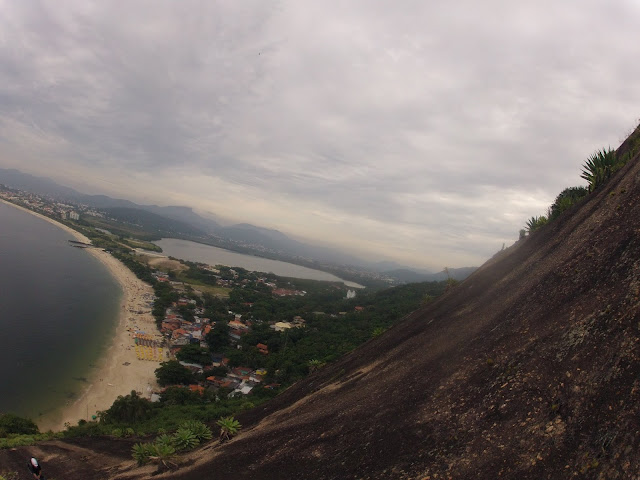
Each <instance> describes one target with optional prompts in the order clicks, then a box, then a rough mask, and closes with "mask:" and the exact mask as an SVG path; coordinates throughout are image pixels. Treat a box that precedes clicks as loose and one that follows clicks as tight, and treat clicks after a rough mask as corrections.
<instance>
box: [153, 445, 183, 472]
mask: <svg viewBox="0 0 640 480" xmlns="http://www.w3.org/2000/svg"><path fill="white" fill-rule="evenodd" d="M175 457H176V449H175V448H173V447H172V446H171V445H165V444H158V443H156V444H153V445H151V448H150V455H149V460H151V461H152V462H153V463H157V464H160V465H163V466H164V467H166V468H171V467H177V466H178V465H177V464H176V463H175V462H174V460H175Z"/></svg>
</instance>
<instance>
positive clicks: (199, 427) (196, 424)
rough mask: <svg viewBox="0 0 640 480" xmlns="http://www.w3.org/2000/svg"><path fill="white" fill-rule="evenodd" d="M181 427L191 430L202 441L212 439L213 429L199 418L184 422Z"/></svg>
mask: <svg viewBox="0 0 640 480" xmlns="http://www.w3.org/2000/svg"><path fill="white" fill-rule="evenodd" d="M180 428H185V429H187V430H191V432H192V433H193V434H194V435H195V436H196V438H197V439H198V442H200V443H202V442H203V441H205V440H211V437H212V435H211V429H210V428H209V427H207V426H206V425H205V424H204V423H202V422H200V421H198V420H189V421H188V422H184V423H183V424H182V425H181V426H180Z"/></svg>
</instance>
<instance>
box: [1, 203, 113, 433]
mask: <svg viewBox="0 0 640 480" xmlns="http://www.w3.org/2000/svg"><path fill="white" fill-rule="evenodd" d="M72 239H73V237H72V236H71V235H70V234H69V233H67V232H65V231H64V230H62V229H60V228H58V227H56V226H55V225H52V224H51V223H49V222H46V221H45V220H42V219H39V218H37V217H35V216H33V215H31V214H29V213H27V212H23V211H20V210H18V209H16V208H14V207H12V206H9V205H6V204H4V203H0V332H1V334H0V342H1V347H0V412H11V413H16V414H18V415H21V416H27V417H30V418H32V419H33V420H34V421H36V422H38V421H39V420H41V419H42V418H43V417H44V416H46V415H48V414H51V413H53V412H54V411H56V410H57V409H59V408H61V407H63V406H64V405H65V404H67V403H69V402H73V400H74V399H76V398H77V397H78V396H79V395H80V394H81V393H82V390H83V389H85V388H86V387H87V386H88V383H87V379H88V378H89V377H90V375H91V373H92V370H93V369H94V368H95V367H96V364H97V362H98V361H99V359H100V357H101V355H102V354H103V353H104V352H105V350H106V348H107V347H108V343H109V341H110V340H111V338H112V336H113V334H114V332H115V327H116V325H117V318H118V309H119V305H120V299H121V296H122V290H121V288H120V286H119V284H118V283H117V282H116V280H115V279H114V278H113V277H112V276H111V275H110V274H109V272H108V270H107V268H106V267H105V266H103V265H102V264H101V263H100V262H99V261H98V260H97V259H96V258H94V257H93V256H92V255H91V254H90V253H89V252H88V251H86V250H84V249H80V248H73V247H71V246H70V245H69V243H68V240H72Z"/></svg>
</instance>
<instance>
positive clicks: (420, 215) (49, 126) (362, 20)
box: [0, 0, 640, 271]
mask: <svg viewBox="0 0 640 480" xmlns="http://www.w3.org/2000/svg"><path fill="white" fill-rule="evenodd" d="M638 24H640V4H638V3H637V2H633V1H630V0H629V1H613V2H596V1H590V0H588V1H580V2H578V1H577V0H573V1H568V2H562V3H560V4H559V3H558V2H550V1H546V0H545V1H541V2H535V3H531V4H521V3H519V2H498V1H494V0H489V1H488V2H483V3H481V4H479V3H477V2H473V1H471V0H463V1H462V2H456V3H454V4H451V5H441V4H434V3H433V2H420V1H415V0H404V1H400V2H394V3H393V4H389V3H387V2H377V1H373V2H371V1H364V0H360V1H354V2H349V3H347V4H345V3H344V2H334V1H329V2H322V3H317V2H306V1H293V0H283V1H281V2H278V3H272V2H262V1H258V0H248V1H246V2H232V1H227V0H223V1H221V2H215V3H209V2H196V1H189V0H185V1H181V2H171V1H162V0H156V1H146V0H145V1H132V2H127V3H126V4H125V3H120V2H98V1H80V0H77V1H75V0H73V1H71V0H70V1H66V0H65V1H57V2H53V1H33V2H11V1H8V0H5V1H2V0H0V29H1V30H0V31H2V36H0V167H3V168H17V169H19V170H21V171H23V172H26V173H30V174H33V175H38V176H45V177H49V178H52V179H54V180H55V181H57V182H58V183H60V184H61V185H67V186H70V187H72V188H75V189H77V190H79V191H81V192H83V193H89V194H106V195H109V196H112V197H119V198H126V199H130V200H132V201H135V202H137V203H149V204H158V205H185V206H189V207H192V208H194V210H196V211H197V212H200V213H204V212H211V213H214V214H215V215H217V216H219V217H221V218H222V219H223V220H226V221H228V222H246V223H251V224H254V225H259V226H262V227H266V228H273V229H277V230H280V231H282V232H284V233H286V234H287V235H289V236H291V237H293V238H297V239H303V240H305V241H308V242H309V243H313V244H317V245H325V246H332V247H336V248H341V249H343V250H345V251H348V252H351V253H353V254H356V255H358V256H361V257H363V258H365V259H369V260H371V259H374V260H375V259H378V260H394V261H397V262H398V263H401V264H406V265H412V266H416V267H424V268H428V269H431V270H433V271H440V270H442V268H443V267H444V266H449V267H463V266H472V265H480V264H482V263H483V262H484V261H485V260H486V259H487V258H489V257H490V256H491V255H492V254H493V253H495V252H496V251H498V250H499V249H500V248H501V247H502V245H503V243H505V244H506V245H510V244H512V243H513V242H514V241H515V240H516V239H517V238H518V231H519V230H520V229H521V228H522V227H523V226H524V224H525V222H526V220H527V219H528V218H529V217H531V216H533V215H541V214H544V213H545V212H546V209H547V207H548V206H549V205H550V204H551V203H552V202H553V200H554V198H555V196H556V195H557V194H558V193H559V192H560V191H561V190H562V189H563V188H565V187H569V186H576V185H581V184H584V182H583V181H582V180H581V179H580V177H579V175H580V168H581V164H582V163H583V162H584V160H586V158H587V157H588V156H589V155H590V154H591V153H593V152H594V151H595V150H596V149H599V148H603V147H608V146H611V147H612V148H616V147H617V146H618V145H619V144H620V142H621V141H622V140H623V139H624V138H625V137H626V135H627V134H628V133H629V132H630V131H631V130H633V128H635V126H636V125H637V123H638V117H640V112H639V111H638V108H637V105H639V104H640V86H637V85H635V83H634V82H632V81H630V79H633V78H635V77H636V75H637V74H638V73H640V72H639V71H640V65H638V64H637V62H633V61H632V60H631V59H633V58H635V45H636V38H637V25H638Z"/></svg>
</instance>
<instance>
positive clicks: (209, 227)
mask: <svg viewBox="0 0 640 480" xmlns="http://www.w3.org/2000/svg"><path fill="white" fill-rule="evenodd" d="M0 183H2V184H4V185H6V186H7V187H11V188H16V189H19V190H25V191H29V192H33V193H38V194H40V195H47V196H49V197H52V198H55V199H58V200H61V201H70V202H74V203H82V204H84V205H88V206H90V207H94V208H99V209H101V210H104V209H109V208H131V209H139V210H146V211H148V212H151V213H154V214H156V215H161V216H163V217H167V218H170V219H173V220H177V221H179V222H184V223H185V224H189V225H191V227H195V228H196V229H197V230H198V232H199V234H202V232H206V233H213V232H214V231H215V230H216V229H218V228H220V225H219V224H218V223H217V222H215V221H214V220H211V219H208V218H203V217H201V216H200V215H198V214H196V213H195V212H194V211H193V209H192V208H191V207H183V206H168V207H160V206H158V205H139V204H137V203H134V202H132V201H130V200H124V199H122V198H112V197H109V196H107V195H87V194H84V193H80V192H78V191H77V190H74V189H73V188H69V187H64V186H62V185H60V184H58V183H56V182H54V181H53V180H51V179H49V178H45V177H36V176H34V175H30V174H28V173H23V172H20V171H19V170H15V169H2V168H0Z"/></svg>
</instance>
